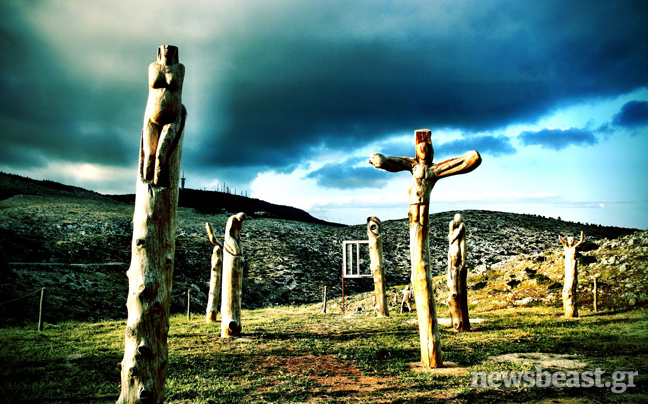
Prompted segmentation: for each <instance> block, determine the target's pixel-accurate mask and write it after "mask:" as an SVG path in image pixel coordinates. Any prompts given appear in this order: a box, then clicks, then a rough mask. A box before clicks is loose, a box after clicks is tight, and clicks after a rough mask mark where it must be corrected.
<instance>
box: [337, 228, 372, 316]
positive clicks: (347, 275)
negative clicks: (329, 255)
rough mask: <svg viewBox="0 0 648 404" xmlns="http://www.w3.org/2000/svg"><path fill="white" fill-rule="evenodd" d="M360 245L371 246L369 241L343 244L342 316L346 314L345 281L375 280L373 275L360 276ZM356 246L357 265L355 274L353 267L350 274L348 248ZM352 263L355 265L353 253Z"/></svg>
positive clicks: (345, 242)
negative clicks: (348, 270) (348, 269)
mask: <svg viewBox="0 0 648 404" xmlns="http://www.w3.org/2000/svg"><path fill="white" fill-rule="evenodd" d="M360 244H367V245H369V240H351V241H343V242H342V314H345V310H346V302H345V300H344V279H345V278H346V279H360V278H373V274H371V273H370V274H369V275H360ZM348 245H355V246H356V248H355V256H356V265H355V270H356V271H355V273H354V272H353V269H354V268H353V265H351V268H350V273H347V246H348ZM351 262H352V264H353V252H352V253H351Z"/></svg>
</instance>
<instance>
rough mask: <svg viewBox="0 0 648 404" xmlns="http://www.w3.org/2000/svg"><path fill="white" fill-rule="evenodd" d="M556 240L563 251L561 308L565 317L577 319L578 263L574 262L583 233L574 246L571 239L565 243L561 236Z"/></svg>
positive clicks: (568, 238)
mask: <svg viewBox="0 0 648 404" xmlns="http://www.w3.org/2000/svg"><path fill="white" fill-rule="evenodd" d="M558 240H560V243H561V244H562V245H563V247H564V251H565V283H564V285H563V290H562V300H563V307H564V309H565V317H578V301H577V295H576V291H577V290H576V289H577V287H578V262H577V261H576V254H577V250H576V249H577V248H578V247H579V246H580V245H581V244H582V243H583V232H581V237H580V241H579V242H578V243H576V244H574V242H575V240H574V238H573V237H567V241H565V240H563V238H562V236H560V235H559V236H558Z"/></svg>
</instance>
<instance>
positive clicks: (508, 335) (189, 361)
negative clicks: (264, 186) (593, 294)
mask: <svg viewBox="0 0 648 404" xmlns="http://www.w3.org/2000/svg"><path fill="white" fill-rule="evenodd" d="M329 312H330V313H329V314H321V313H318V309H317V307H316V306H308V307H307V306H303V307H278V308H268V309H262V310H254V311H244V316H243V326H244V331H243V332H244V335H243V338H240V339H232V340H223V339H221V338H219V325H217V324H205V323H204V317H203V316H200V315H194V317H193V318H192V319H191V320H190V321H188V320H187V319H186V318H185V317H184V316H180V315H178V316H174V317H172V320H171V331H170V337H169V351H170V356H169V357H170V361H169V367H168V373H167V393H166V396H167V401H168V402H169V403H239V402H241V403H264V402H300V403H301V402H308V403H311V402H315V403H319V402H350V403H358V402H361V403H363V402H366V403H406V402H407V403H410V402H420V403H430V402H453V403H472V402H547V403H549V402H551V403H555V402H560V403H598V402H619V403H633V402H634V403H645V402H647V400H648V382H647V381H648V377H647V375H648V352H647V351H646V342H647V341H648V316H647V315H646V314H648V313H647V310H646V309H637V310H634V311H631V312H621V313H613V312H603V313H591V312H588V311H585V310H583V312H582V313H581V315H582V317H581V318H579V319H565V318H562V317H561V310H560V309H554V308H541V307H533V308H515V309H511V308H509V309H501V310H493V311H488V312H481V313H475V316H479V317H482V318H484V321H483V322H480V323H473V325H472V328H473V330H472V331H471V332H468V333H454V332H452V331H451V330H450V329H449V328H447V327H444V326H442V327H441V339H442V346H443V352H444V356H445V360H446V361H450V362H455V363H457V364H459V365H460V366H462V367H465V368H467V370H466V371H464V372H463V374H462V372H461V371H458V372H454V373H453V372H450V373H449V374H447V375H439V374H434V373H418V372H415V371H412V368H411V364H412V363H414V362H417V361H418V360H419V338H418V327H417V326H416V323H415V321H412V320H414V319H415V318H416V315H415V313H406V314H398V313H397V312H393V313H392V315H391V316H390V317H389V318H382V319H377V318H374V317H373V316H366V315H347V316H342V315H341V314H340V313H339V309H338V310H332V309H329ZM331 312H332V313H333V314H331ZM440 316H441V317H445V316H447V312H444V309H441V312H440ZM124 327H125V323H124V322H123V321H113V322H100V323H94V324H91V323H63V324H59V325H57V326H48V327H46V328H45V330H44V331H42V332H37V331H35V330H34V328H35V327H30V328H3V329H0V363H2V364H3V366H2V367H0V399H4V400H5V401H6V402H8V403H27V402H29V403H54V402H56V403H68V402H70V403H71V402H74V403H93V402H114V401H115V400H116V399H117V397H118V395H119V390H120V385H119V383H120V382H119V380H120V376H119V370H118V367H117V364H118V362H120V361H121V358H122V355H123V333H124ZM534 352H543V353H556V354H570V355H573V357H574V358H577V359H580V360H582V361H584V362H586V367H585V369H584V370H589V371H594V370H595V369H596V368H601V369H603V370H605V371H606V373H605V374H604V375H603V378H602V382H603V383H605V382H606V381H612V378H611V374H612V372H613V371H637V372H638V376H635V377H634V384H635V385H636V387H628V388H627V390H626V391H625V392H624V393H620V394H615V393H612V392H611V391H610V388H604V387H601V388H596V387H591V388H564V389H558V388H553V387H549V388H540V387H533V388H499V389H494V388H481V387H471V376H470V374H469V372H470V371H484V372H486V373H488V372H492V371H501V370H504V371H506V370H508V371H523V370H533V371H535V368H534V367H532V366H531V365H525V364H519V363H513V362H504V363H497V364H494V363H489V362H488V358H489V357H492V356H497V355H502V354H508V353H534Z"/></svg>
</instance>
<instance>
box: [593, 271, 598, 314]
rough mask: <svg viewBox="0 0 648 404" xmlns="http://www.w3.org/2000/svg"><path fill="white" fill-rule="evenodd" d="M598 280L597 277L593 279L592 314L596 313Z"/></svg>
mask: <svg viewBox="0 0 648 404" xmlns="http://www.w3.org/2000/svg"><path fill="white" fill-rule="evenodd" d="M597 279H598V276H595V277H594V290H593V291H592V292H593V293H594V312H595V313H598V301H597V295H598V284H597V282H596V280H597Z"/></svg>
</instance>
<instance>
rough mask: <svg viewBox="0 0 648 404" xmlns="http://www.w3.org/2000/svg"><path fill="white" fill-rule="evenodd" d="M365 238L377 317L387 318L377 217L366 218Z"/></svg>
mask: <svg viewBox="0 0 648 404" xmlns="http://www.w3.org/2000/svg"><path fill="white" fill-rule="evenodd" d="M367 236H368V237H369V257H370V260H371V273H372V274H373V279H374V300H375V301H376V312H377V313H378V316H379V317H389V306H388V304H387V285H386V281H385V268H384V264H383V248H382V236H381V234H380V219H378V218H377V217H369V218H367Z"/></svg>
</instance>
